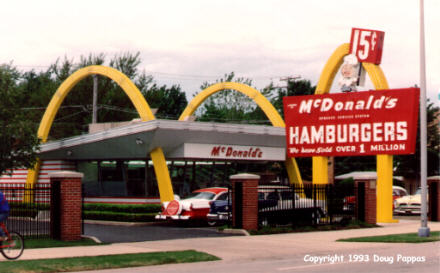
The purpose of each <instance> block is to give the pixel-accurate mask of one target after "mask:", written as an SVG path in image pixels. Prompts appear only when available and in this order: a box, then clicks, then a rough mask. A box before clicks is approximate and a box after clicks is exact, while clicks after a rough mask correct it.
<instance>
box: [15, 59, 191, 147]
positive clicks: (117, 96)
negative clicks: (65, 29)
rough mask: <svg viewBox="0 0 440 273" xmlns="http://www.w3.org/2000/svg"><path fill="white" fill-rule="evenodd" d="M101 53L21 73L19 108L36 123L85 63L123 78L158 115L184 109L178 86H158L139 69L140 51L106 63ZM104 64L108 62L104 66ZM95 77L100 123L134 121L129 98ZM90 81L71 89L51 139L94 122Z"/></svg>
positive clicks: (112, 84) (79, 131)
mask: <svg viewBox="0 0 440 273" xmlns="http://www.w3.org/2000/svg"><path fill="white" fill-rule="evenodd" d="M106 59H107V58H106V56H105V55H104V54H97V55H93V54H90V55H88V56H87V57H84V56H81V57H80V60H79V61H78V62H75V61H74V60H71V59H69V58H67V57H64V59H63V60H60V59H58V60H57V61H56V62H55V63H54V64H52V65H51V66H50V67H49V69H47V71H43V72H40V73H36V72H35V71H30V72H26V73H24V77H23V80H22V81H21V83H20V90H21V93H22V102H21V105H22V107H23V108H24V109H26V111H28V112H29V113H30V116H31V120H32V121H33V122H35V123H36V124H39V122H40V120H41V118H42V116H43V113H44V110H45V108H46V107H47V105H48V104H49V102H50V100H51V98H52V96H53V94H54V93H55V92H56V90H57V88H58V87H59V86H60V85H61V83H62V82H63V81H64V80H65V79H67V78H68V77H69V76H70V75H71V74H72V73H74V72H75V71H76V70H78V69H80V68H83V67H86V66H89V65H108V66H111V67H113V68H115V69H117V70H119V71H121V72H122V73H124V74H125V75H127V76H128V77H129V78H130V79H131V80H132V81H133V82H134V83H135V85H136V86H137V87H138V88H139V90H140V91H141V93H142V94H144V96H145V98H146V100H147V102H148V103H149V104H150V106H151V107H152V108H158V109H159V111H158V113H157V114H158V115H159V116H160V117H170V116H171V117H173V118H175V117H176V116H177V115H178V114H180V113H181V112H182V111H183V109H184V107H185V106H186V104H187V103H186V102H187V101H186V96H185V93H184V92H183V91H182V90H181V88H180V86H177V85H173V86H172V87H170V88H169V87H167V86H165V85H164V86H161V87H159V86H157V85H156V84H155V83H154V80H153V77H152V76H150V75H147V74H146V73H145V71H141V70H140V69H139V66H140V64H141V59H140V53H139V52H137V53H134V54H133V53H129V52H127V53H122V54H117V55H115V56H113V57H112V58H111V59H110V61H108V62H107V61H106ZM107 63H108V64H107ZM97 77H98V122H117V121H127V120H132V119H135V118H138V117H139V115H138V113H137V111H136V110H135V109H134V107H133V105H132V103H131V101H130V99H129V98H128V96H127V95H126V94H125V92H124V91H123V90H122V89H121V88H120V87H119V86H118V85H117V84H116V83H115V82H113V81H112V80H111V79H109V78H107V77H102V76H99V75H98V76H97ZM92 94H93V77H87V78H85V79H83V80H81V81H80V82H79V83H78V84H77V85H75V86H74V87H73V89H72V91H71V93H70V94H69V95H68V96H67V97H66V98H65V100H64V102H63V104H62V105H61V107H60V110H59V111H58V113H57V115H56V117H55V120H54V123H53V127H52V130H51V133H50V138H51V139H59V138H64V137H69V136H72V135H79V134H82V133H84V132H86V131H87V129H88V124H89V123H91V121H92V99H93V97H92Z"/></svg>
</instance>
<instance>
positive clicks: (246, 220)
mask: <svg viewBox="0 0 440 273" xmlns="http://www.w3.org/2000/svg"><path fill="white" fill-rule="evenodd" d="M230 180H231V185H232V189H233V190H232V193H233V196H232V213H233V216H232V219H233V226H234V227H241V228H243V229H246V230H257V229H258V183H259V180H260V176H258V175H254V174H238V175H232V176H231V177H230ZM238 185H240V186H241V187H242V193H243V195H242V217H241V219H240V218H239V217H237V215H236V213H237V211H239V209H238V208H237V204H236V202H235V201H236V195H235V193H236V192H237V191H236V189H237V187H238ZM239 220H241V223H238V222H237V221H239Z"/></svg>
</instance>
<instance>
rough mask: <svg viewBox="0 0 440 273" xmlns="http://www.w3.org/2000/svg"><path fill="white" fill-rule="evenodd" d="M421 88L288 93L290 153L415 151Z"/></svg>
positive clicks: (287, 123) (287, 124) (387, 152)
mask: <svg viewBox="0 0 440 273" xmlns="http://www.w3.org/2000/svg"><path fill="white" fill-rule="evenodd" d="M418 108H419V89H418V88H406V89H393V90H376V91H365V92H355V93H349V94H348V93H338V94H327V95H311V96H296V97H284V116H285V120H286V139H287V156H288V157H310V156H358V155H375V154H412V153H414V151H415V142H416V133H417V118H418Z"/></svg>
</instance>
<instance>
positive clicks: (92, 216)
mask: <svg viewBox="0 0 440 273" xmlns="http://www.w3.org/2000/svg"><path fill="white" fill-rule="evenodd" d="M156 214H157V213H151V212H150V213H123V212H111V211H84V212H83V215H84V219H89V220H106V221H122V222H151V221H154V216H156Z"/></svg>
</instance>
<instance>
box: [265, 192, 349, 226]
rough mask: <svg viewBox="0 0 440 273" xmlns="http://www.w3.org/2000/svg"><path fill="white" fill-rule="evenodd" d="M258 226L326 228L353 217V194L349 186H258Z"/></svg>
mask: <svg viewBox="0 0 440 273" xmlns="http://www.w3.org/2000/svg"><path fill="white" fill-rule="evenodd" d="M258 192H259V202H258V204H259V208H258V219H259V222H260V225H270V224H292V225H294V226H301V225H327V224H335V223H341V222H342V223H345V222H348V221H350V220H351V219H354V218H355V217H356V213H355V211H356V210H355V208H356V205H355V204H356V197H355V196H356V194H355V188H354V186H352V185H350V186H347V185H330V184H327V185H316V184H305V185H292V186H260V187H259V189H258Z"/></svg>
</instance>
